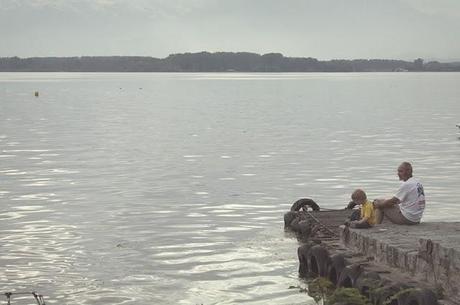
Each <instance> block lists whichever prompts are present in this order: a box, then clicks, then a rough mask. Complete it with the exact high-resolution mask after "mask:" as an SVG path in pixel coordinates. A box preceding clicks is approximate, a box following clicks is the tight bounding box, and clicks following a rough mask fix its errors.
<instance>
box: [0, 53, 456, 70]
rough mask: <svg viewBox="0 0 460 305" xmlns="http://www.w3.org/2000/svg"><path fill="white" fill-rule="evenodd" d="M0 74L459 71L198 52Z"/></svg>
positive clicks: (62, 61)
mask: <svg viewBox="0 0 460 305" xmlns="http://www.w3.org/2000/svg"><path fill="white" fill-rule="evenodd" d="M0 72H99V73H103V72H116V73H120V72H206V73H211V72H226V73H233V72H234V73H262V72H267V73H290V72H294V73H295V72H297V73H305V72H460V62H451V63H440V62H437V61H430V62H426V63H425V62H424V60H423V59H421V58H417V59H415V60H414V61H404V60H394V59H352V60H345V59H334V60H323V61H321V60H318V59H316V58H312V57H285V56H283V55H282V54H280V53H268V54H264V55H260V54H256V53H248V52H237V53H233V52H216V53H209V52H200V53H182V54H172V55H169V56H168V57H166V58H155V57H148V56H82V57H29V58H19V57H0Z"/></svg>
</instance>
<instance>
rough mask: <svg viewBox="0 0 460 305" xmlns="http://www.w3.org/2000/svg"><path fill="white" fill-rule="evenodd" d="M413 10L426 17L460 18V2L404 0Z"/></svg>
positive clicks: (454, 0) (453, 0)
mask: <svg viewBox="0 0 460 305" xmlns="http://www.w3.org/2000/svg"><path fill="white" fill-rule="evenodd" d="M402 1H403V2H404V3H406V4H408V5H409V6H411V7H412V8H413V9H415V10H417V11H419V12H420V13H423V14H426V15H441V16H448V17H460V1H458V0H402Z"/></svg>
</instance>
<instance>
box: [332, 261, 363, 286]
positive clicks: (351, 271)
mask: <svg viewBox="0 0 460 305" xmlns="http://www.w3.org/2000/svg"><path fill="white" fill-rule="evenodd" d="M362 271H363V269H362V267H361V266H360V265H350V266H346V267H345V268H343V270H342V272H341V273H340V277H339V280H338V281H337V287H344V288H354V287H355V283H356V280H357V279H358V277H359V276H360V275H361V273H362Z"/></svg>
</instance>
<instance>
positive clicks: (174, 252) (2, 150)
mask: <svg viewBox="0 0 460 305" xmlns="http://www.w3.org/2000/svg"><path fill="white" fill-rule="evenodd" d="M459 83H460V73H444V74H443V73H380V74H378V73H363V74H352V73H350V74H321V73H318V74H292V73H291V74H238V73H229V74H154V73H153V74H151V73H145V74H129V73H125V74H110V73H100V74H98V73H87V74H78V73H74V74H66V73H1V74H0V203H1V210H0V222H1V230H0V242H1V246H0V266H2V268H0V287H2V291H1V293H4V292H6V291H14V290H16V291H32V290H35V291H37V292H39V293H42V294H44V295H45V298H46V300H47V303H49V304H91V305H99V304H133V305H134V304H136V305H137V304H235V303H244V304H267V303H271V304H306V303H308V302H310V303H308V304H314V302H313V301H311V300H310V299H309V297H308V296H306V295H305V294H304V293H299V291H298V289H289V287H290V286H298V285H300V286H304V283H302V282H301V281H299V280H298V278H297V256H296V255H297V254H296V249H297V245H298V244H297V241H296V239H295V238H293V237H292V236H291V235H289V234H287V233H285V232H284V230H283V213H284V212H286V211H287V210H288V209H289V208H290V205H291V204H292V202H293V201H295V200H296V199H298V198H301V197H310V198H313V199H314V200H315V201H317V202H318V203H319V204H320V205H321V206H323V207H328V208H342V207H344V205H345V204H346V203H347V202H348V201H349V195H350V193H351V191H352V190H353V189H355V188H357V187H361V188H364V189H365V190H366V191H367V193H368V196H369V197H370V198H376V197H385V196H390V195H392V194H393V193H394V191H395V190H396V188H397V187H398V185H399V182H398V178H397V175H396V168H397V166H398V165H399V163H401V162H402V161H410V162H412V164H413V166H414V175H415V176H417V177H418V178H420V179H421V180H422V182H423V183H424V186H425V193H426V197H427V209H426V212H425V216H424V219H423V220H424V221H458V218H459V216H460V213H459V212H458V203H459V201H460V198H459V196H458V192H457V190H458V186H459V185H460V175H459V173H460V138H459V137H460V133H459V132H458V129H457V128H456V127H455V124H457V123H460V102H459V97H460V87H459V86H458V84H459ZM34 91H39V92H40V96H39V97H38V98H35V97H34V96H33V93H34ZM309 300H310V301H309ZM23 303H25V302H23ZM29 303H30V302H29ZM13 304H14V303H13Z"/></svg>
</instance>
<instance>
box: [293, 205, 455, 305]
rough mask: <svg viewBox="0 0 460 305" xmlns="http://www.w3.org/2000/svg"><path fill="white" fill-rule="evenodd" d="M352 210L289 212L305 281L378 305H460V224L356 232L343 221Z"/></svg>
mask: <svg viewBox="0 0 460 305" xmlns="http://www.w3.org/2000/svg"><path fill="white" fill-rule="evenodd" d="M353 211H354V210H349V209H344V210H335V211H321V210H319V211H318V210H317V211H309V210H308V207H306V208H304V209H303V210H302V209H299V207H296V208H295V209H292V210H291V211H290V212H288V213H286V214H285V216H284V220H285V226H286V228H288V229H291V230H293V231H295V232H297V236H298V239H299V241H300V243H301V245H300V247H299V249H298V256H299V276H300V277H312V276H313V277H315V276H321V277H326V278H328V279H329V280H330V281H331V282H333V283H334V284H335V285H336V286H337V287H354V288H357V289H358V290H359V291H360V292H361V293H363V294H365V295H366V296H367V297H369V299H370V300H371V302H372V303H373V304H377V305H381V304H390V305H435V304H441V305H455V304H458V305H460V222H422V223H421V224H419V225H414V226H403V225H394V224H391V223H383V224H380V225H376V226H374V227H373V228H370V229H352V228H350V227H348V226H345V225H343V223H344V221H345V220H346V219H347V218H348V217H349V216H350V214H351V213H352V212H353Z"/></svg>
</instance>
